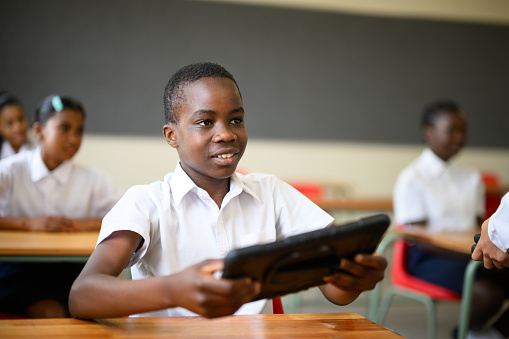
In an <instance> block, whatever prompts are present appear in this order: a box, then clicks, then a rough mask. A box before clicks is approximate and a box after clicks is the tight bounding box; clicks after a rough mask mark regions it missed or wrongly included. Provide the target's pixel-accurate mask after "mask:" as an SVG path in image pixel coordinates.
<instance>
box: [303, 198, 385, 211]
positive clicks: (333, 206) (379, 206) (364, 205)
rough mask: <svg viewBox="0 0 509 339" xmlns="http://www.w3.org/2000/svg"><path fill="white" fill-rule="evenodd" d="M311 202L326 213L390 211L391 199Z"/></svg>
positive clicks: (346, 199) (315, 199)
mask: <svg viewBox="0 0 509 339" xmlns="http://www.w3.org/2000/svg"><path fill="white" fill-rule="evenodd" d="M311 200H312V201H313V202H314V203H315V204H317V205H318V206H320V208H321V209H323V210H326V211H339V210H351V211H392V199H389V198H324V199H319V198H314V199H311Z"/></svg>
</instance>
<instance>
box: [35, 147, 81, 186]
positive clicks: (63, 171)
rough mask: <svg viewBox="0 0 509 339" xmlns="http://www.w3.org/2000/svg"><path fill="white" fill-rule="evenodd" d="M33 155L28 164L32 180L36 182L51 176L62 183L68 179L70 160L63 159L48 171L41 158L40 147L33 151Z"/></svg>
mask: <svg viewBox="0 0 509 339" xmlns="http://www.w3.org/2000/svg"><path fill="white" fill-rule="evenodd" d="M33 152H34V155H33V157H32V162H31V164H30V172H31V174H32V181H33V182H37V181H40V180H42V179H44V178H46V177H53V178H55V179H56V181H57V182H58V183H59V184H61V185H63V184H65V183H66V182H67V180H68V179H69V176H70V175H71V167H72V163H71V162H70V161H64V162H63V163H61V164H60V165H59V166H58V167H57V168H55V169H54V170H53V171H50V170H49V169H48V167H46V164H45V163H44V161H43V160H42V156H41V148H40V147H38V148H37V149H35V150H34V151H33Z"/></svg>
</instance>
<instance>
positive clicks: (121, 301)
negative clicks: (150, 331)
mask: <svg viewBox="0 0 509 339" xmlns="http://www.w3.org/2000/svg"><path fill="white" fill-rule="evenodd" d="M162 288H163V287H162V280H161V279H160V278H149V279H143V280H129V279H121V278H115V277H111V276H108V275H104V274H95V275H91V276H89V277H88V278H87V279H84V280H81V281H79V280H77V281H76V282H75V283H74V285H73V287H72V289H71V293H70V295H69V310H70V312H71V315H72V316H73V317H75V318H83V319H93V318H114V317H124V316H128V315H131V314H138V313H144V312H149V311H155V310H161V309H165V308H168V307H170V305H169V304H170V301H168V300H164V298H163V297H162V296H163V295H164V293H160V291H161V289H162ZM166 294H167V293H166Z"/></svg>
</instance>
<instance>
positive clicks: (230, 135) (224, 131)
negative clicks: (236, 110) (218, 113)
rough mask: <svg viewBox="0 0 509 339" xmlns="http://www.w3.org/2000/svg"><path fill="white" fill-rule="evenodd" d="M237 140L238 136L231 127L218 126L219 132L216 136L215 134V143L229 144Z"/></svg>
mask: <svg viewBox="0 0 509 339" xmlns="http://www.w3.org/2000/svg"><path fill="white" fill-rule="evenodd" d="M235 139H237V134H235V133H234V132H233V131H232V129H231V127H230V126H218V130H217V131H216V134H214V138H213V141H214V142H221V141H223V142H228V141H233V140H235Z"/></svg>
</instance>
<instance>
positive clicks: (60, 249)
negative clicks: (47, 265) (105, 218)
mask: <svg viewBox="0 0 509 339" xmlns="http://www.w3.org/2000/svg"><path fill="white" fill-rule="evenodd" d="M98 236H99V232H98V231H93V232H72V233H61V232H26V231H4V230H2V231H0V261H9V262H15V261H32V262H52V261H53V262H54V261H68V262H85V261H86V260H87V259H88V257H89V256H90V254H92V252H93V250H94V248H95V244H96V242H97V237H98Z"/></svg>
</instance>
